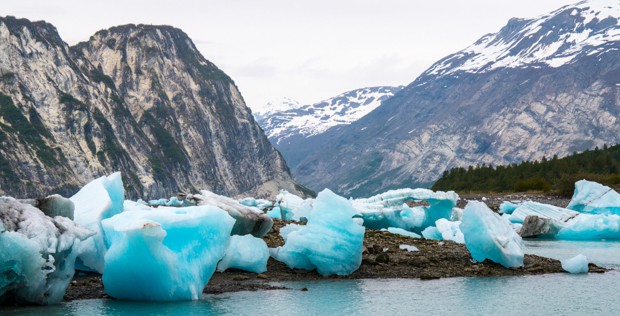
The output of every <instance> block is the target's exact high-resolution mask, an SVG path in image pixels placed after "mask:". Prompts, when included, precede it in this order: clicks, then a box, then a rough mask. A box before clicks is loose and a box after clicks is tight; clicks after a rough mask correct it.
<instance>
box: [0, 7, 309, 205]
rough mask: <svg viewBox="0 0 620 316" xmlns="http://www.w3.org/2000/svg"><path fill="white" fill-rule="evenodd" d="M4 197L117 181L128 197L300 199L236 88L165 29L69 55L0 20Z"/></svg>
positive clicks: (120, 36) (55, 39)
mask: <svg viewBox="0 0 620 316" xmlns="http://www.w3.org/2000/svg"><path fill="white" fill-rule="evenodd" d="M0 75H1V79H0V151H1V153H2V154H1V155H0V175H1V177H0V193H2V194H9V195H14V196H18V197H31V196H40V195H45V194H49V193H56V192H57V193H62V194H64V195H70V194H72V193H74V192H75V191H76V190H77V189H78V188H79V187H80V186H82V185H83V184H85V183H87V182H88V181H90V180H92V179H93V178H95V177H99V176H101V175H104V174H107V173H110V172H112V171H115V170H120V171H122V172H123V175H124V179H123V180H124V182H125V184H126V189H127V192H128V195H129V196H130V197H134V198H135V197H145V196H146V197H162V196H164V197H165V196H170V195H174V194H176V193H177V192H178V191H179V190H182V191H196V190H198V189H208V190H212V191H214V192H216V193H220V194H226V195H240V194H252V195H272V194H275V193H277V191H278V189H279V188H280V187H283V188H285V189H290V190H293V191H294V192H298V193H300V194H302V193H301V192H300V190H298V189H297V188H301V187H300V186H298V185H297V184H296V183H294V182H293V181H292V178H291V176H290V173H289V170H288V167H287V165H286V163H285V161H284V159H283V158H282V157H281V155H280V154H279V153H278V151H277V150H275V149H274V148H273V147H272V146H271V145H270V143H269V141H268V139H267V138H266V137H265V135H264V133H263V132H262V130H261V129H260V127H259V125H258V124H257V123H256V122H255V120H254V118H253V117H252V115H251V112H250V110H249V109H248V108H247V107H246V105H245V102H244V101H243V98H242V97H241V94H240V93H239V91H238V89H237V87H236V86H235V84H234V82H233V81H232V80H231V79H230V78H229V77H228V76H227V75H226V74H225V73H224V72H222V71H221V70H219V69H218V68H217V67H216V66H215V65H213V64H212V63H211V62H209V61H208V60H206V59H205V58H204V57H203V56H202V55H201V54H200V53H199V52H198V50H197V49H196V47H195V46H194V44H193V43H192V41H191V40H190V39H189V37H188V36H187V35H186V34H185V33H183V32H182V31H181V30H179V29H176V28H173V27H169V26H147V25H125V26H119V27H114V28H111V29H109V30H103V31H99V32H97V34H95V35H94V36H92V37H91V38H90V40H89V41H87V42H84V43H80V44H78V45H76V46H74V47H69V46H68V45H67V44H66V43H64V42H63V41H62V39H61V38H60V36H59V35H58V32H57V31H56V29H55V27H54V26H52V25H50V24H48V23H45V22H30V21H28V20H25V19H16V18H13V17H6V18H0Z"/></svg>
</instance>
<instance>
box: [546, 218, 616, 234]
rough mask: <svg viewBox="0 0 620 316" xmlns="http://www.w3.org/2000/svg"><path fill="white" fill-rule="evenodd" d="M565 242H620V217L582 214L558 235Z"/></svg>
mask: <svg viewBox="0 0 620 316" xmlns="http://www.w3.org/2000/svg"><path fill="white" fill-rule="evenodd" d="M556 238H557V239H564V240H603V239H604V240H619V239H620V216H618V215H592V214H581V215H579V216H577V217H575V218H574V219H572V220H570V221H569V222H568V223H566V225H565V226H563V227H562V228H561V229H560V230H559V232H558V233H557V235H556Z"/></svg>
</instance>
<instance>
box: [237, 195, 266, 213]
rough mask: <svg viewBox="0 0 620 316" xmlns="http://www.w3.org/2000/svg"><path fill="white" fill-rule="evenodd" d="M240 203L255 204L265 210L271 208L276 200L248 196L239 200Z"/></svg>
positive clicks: (254, 205)
mask: <svg viewBox="0 0 620 316" xmlns="http://www.w3.org/2000/svg"><path fill="white" fill-rule="evenodd" d="M239 203H241V204H243V205H245V206H253V207H256V208H258V209H259V210H261V211H265V210H266V209H270V208H272V207H273V206H274V204H275V203H274V202H272V201H269V200H265V199H255V198H251V197H246V198H244V199H241V200H239Z"/></svg>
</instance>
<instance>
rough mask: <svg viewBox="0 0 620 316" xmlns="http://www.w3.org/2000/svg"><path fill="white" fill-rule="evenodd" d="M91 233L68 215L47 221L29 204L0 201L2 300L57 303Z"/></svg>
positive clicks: (0, 299)
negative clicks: (81, 248) (81, 244)
mask: <svg viewBox="0 0 620 316" xmlns="http://www.w3.org/2000/svg"><path fill="white" fill-rule="evenodd" d="M65 205H67V204H65ZM61 213H66V212H61ZM92 235H94V232H93V231H91V230H89V229H87V228H85V227H82V226H80V225H78V224H75V223H74V222H73V221H71V220H70V219H69V218H67V217H64V216H55V217H54V218H51V217H49V216H46V215H45V214H44V213H43V212H42V211H41V210H39V209H37V208H35V207H34V206H32V205H29V204H23V203H20V202H19V201H17V200H15V199H13V198H10V197H0V249H1V251H0V302H3V301H14V302H16V303H30V304H41V305H47V304H58V303H60V302H61V301H62V298H63V296H64V294H65V290H66V289H67V286H68V285H69V282H70V281H71V279H72V278H73V274H74V272H75V270H74V263H75V259H76V256H77V255H78V253H79V244H80V242H82V241H84V240H87V238H89V237H90V236H92Z"/></svg>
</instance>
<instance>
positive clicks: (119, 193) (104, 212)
mask: <svg viewBox="0 0 620 316" xmlns="http://www.w3.org/2000/svg"><path fill="white" fill-rule="evenodd" d="M70 200H71V201H72V202H73V203H74V205H75V211H74V221H75V222H76V223H78V224H80V225H83V226H85V227H86V228H88V229H90V230H92V231H94V232H95V235H94V236H93V237H92V238H89V239H88V240H86V241H85V242H83V243H81V244H80V255H79V256H78V261H77V262H76V268H78V269H79V270H85V271H93V272H97V273H99V274H101V273H103V266H104V259H103V257H104V255H105V252H106V251H107V248H108V245H107V244H106V243H105V237H104V235H103V234H104V233H103V229H102V227H101V221H102V220H104V219H106V218H110V217H112V216H114V215H116V214H119V213H121V212H123V209H124V207H123V204H124V200H125V189H124V188H123V180H122V178H121V173H120V172H115V173H113V174H111V175H109V176H107V177H106V176H103V177H100V178H98V179H95V180H93V181H91V182H89V183H88V184H86V185H85V186H84V187H82V189H81V190H80V191H78V193H76V194H75V195H73V196H72V197H71V198H70Z"/></svg>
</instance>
